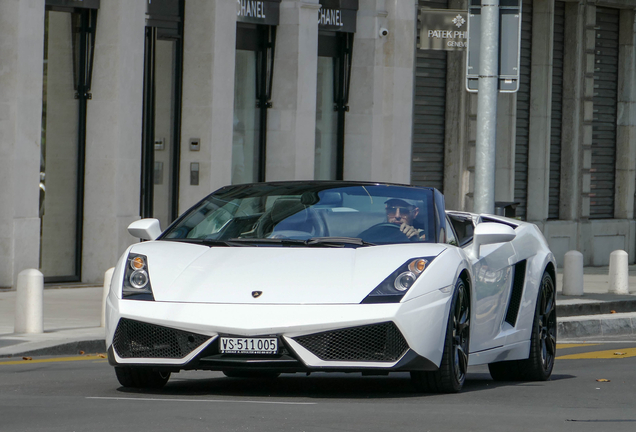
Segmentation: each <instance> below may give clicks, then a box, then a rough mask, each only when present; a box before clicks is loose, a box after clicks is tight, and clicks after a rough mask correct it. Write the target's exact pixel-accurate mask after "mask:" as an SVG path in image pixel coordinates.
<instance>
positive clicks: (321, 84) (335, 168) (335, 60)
mask: <svg viewBox="0 0 636 432" xmlns="http://www.w3.org/2000/svg"><path fill="white" fill-rule="evenodd" d="M320 4H321V6H322V7H321V9H320V10H319V11H318V28H319V33H318V71H317V86H316V131H315V133H316V147H315V154H314V178H315V179H317V180H342V179H343V178H344V146H345V114H346V112H347V111H349V106H348V103H349V86H350V82H351V61H352V55H353V39H354V34H355V31H356V19H357V10H358V2H357V1H351V2H347V3H346V4H341V2H339V1H333V0H321V1H320ZM344 6H346V8H345V7H344Z"/></svg>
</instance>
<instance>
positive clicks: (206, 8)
mask: <svg viewBox="0 0 636 432" xmlns="http://www.w3.org/2000/svg"><path fill="white" fill-rule="evenodd" d="M184 42H185V47H184V59H183V99H182V100H183V106H182V121H181V170H180V178H179V183H180V190H179V211H180V212H182V211H184V210H186V209H187V208H188V207H190V206H192V205H193V204H195V203H196V202H197V201H199V200H200V199H201V198H202V197H203V196H205V195H207V194H209V193H210V192H212V191H214V190H216V189H218V188H219V187H221V186H225V185H228V184H230V182H231V180H232V178H231V177H232V135H233V116H234V114H233V113H234V65H235V58H236V2H234V1H227V0H188V1H187V2H186V7H185V36H184ZM191 138H199V139H200V140H201V145H200V147H201V149H200V150H199V151H198V152H191V151H190V149H189V142H190V139H191ZM192 162H195V163H199V170H200V171H199V172H200V174H199V185H190V164H191V163H192Z"/></svg>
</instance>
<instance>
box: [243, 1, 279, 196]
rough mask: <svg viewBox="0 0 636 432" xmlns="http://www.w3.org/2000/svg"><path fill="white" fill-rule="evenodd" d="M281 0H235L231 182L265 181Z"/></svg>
mask: <svg viewBox="0 0 636 432" xmlns="http://www.w3.org/2000/svg"><path fill="white" fill-rule="evenodd" d="M279 3H280V0H270V1H238V2H237V27H236V53H235V69H234V71H235V72H234V120H233V125H234V133H233V137H232V183H233V184H238V183H253V182H262V181H265V154H266V148H267V110H268V109H269V108H271V107H272V102H271V99H272V77H273V73H274V50H275V47H276V26H277V25H278V18H279V6H280V5H279Z"/></svg>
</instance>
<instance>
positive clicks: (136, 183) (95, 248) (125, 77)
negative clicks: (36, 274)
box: [82, 0, 146, 283]
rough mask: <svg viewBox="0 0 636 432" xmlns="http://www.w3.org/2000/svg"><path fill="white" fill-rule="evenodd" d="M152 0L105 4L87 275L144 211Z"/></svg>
mask: <svg viewBox="0 0 636 432" xmlns="http://www.w3.org/2000/svg"><path fill="white" fill-rule="evenodd" d="M145 12H146V7H145V2H144V1H134V2H131V1H129V0H109V1H103V2H101V4H100V9H99V12H98V18H97V27H96V31H97V32H96V38H95V60H94V68H93V82H92V89H91V93H92V100H89V101H88V108H87V125H86V126H87V129H86V180H85V181H86V183H85V194H84V236H83V237H84V239H83V251H82V258H83V259H82V280H83V281H84V282H90V283H101V282H102V279H103V276H104V272H105V271H106V270H107V269H109V268H110V267H113V266H114V265H115V262H116V260H117V258H119V255H120V254H121V253H122V252H123V251H124V250H125V248H126V247H127V246H129V245H130V244H131V243H134V242H135V241H136V239H135V238H133V237H132V236H130V235H129V234H128V231H127V229H126V228H127V227H128V225H129V224H130V222H132V221H133V220H135V219H138V218H139V194H140V176H139V172H140V171H139V170H140V167H141V129H142V103H143V94H142V90H143V67H144V36H143V35H144V26H145Z"/></svg>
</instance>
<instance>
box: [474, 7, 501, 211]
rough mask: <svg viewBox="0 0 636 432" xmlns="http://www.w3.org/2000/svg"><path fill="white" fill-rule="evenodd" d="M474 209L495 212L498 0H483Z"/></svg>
mask: <svg viewBox="0 0 636 432" xmlns="http://www.w3.org/2000/svg"><path fill="white" fill-rule="evenodd" d="M479 56H480V62H479V94H478V97H477V143H476V149H475V153H476V154H475V195H474V198H475V206H474V209H475V212H476V213H487V214H493V213H494V212H495V160H496V153H495V152H496V144H497V95H498V88H497V87H498V81H499V77H498V73H499V0H483V2H482V6H481V46H480V48H479Z"/></svg>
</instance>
